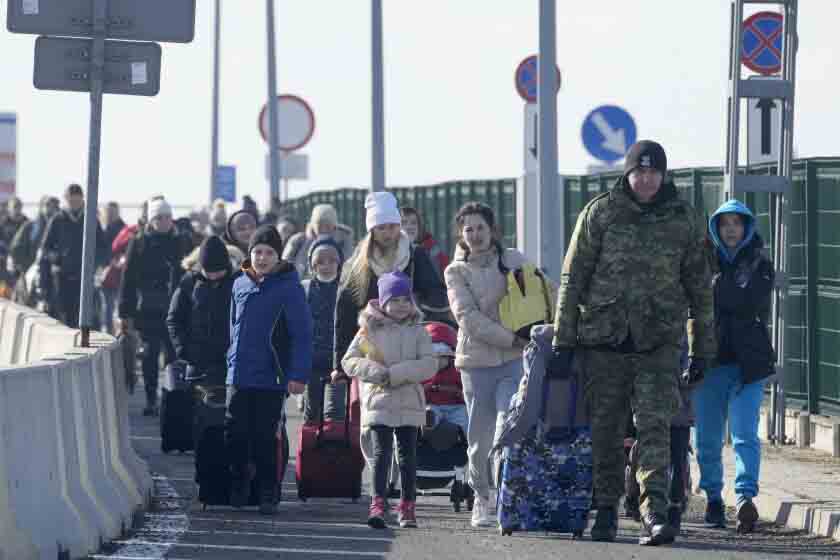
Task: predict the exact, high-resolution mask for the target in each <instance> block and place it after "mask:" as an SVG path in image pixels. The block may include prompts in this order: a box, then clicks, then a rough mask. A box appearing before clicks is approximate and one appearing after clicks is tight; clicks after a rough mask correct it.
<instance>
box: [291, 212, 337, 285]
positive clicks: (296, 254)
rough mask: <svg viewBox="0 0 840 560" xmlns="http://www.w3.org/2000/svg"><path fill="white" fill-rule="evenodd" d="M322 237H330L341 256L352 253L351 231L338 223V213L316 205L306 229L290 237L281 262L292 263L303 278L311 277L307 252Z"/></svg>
mask: <svg viewBox="0 0 840 560" xmlns="http://www.w3.org/2000/svg"><path fill="white" fill-rule="evenodd" d="M322 235H328V236H330V237H332V238H333V239H334V240H335V242H336V243H337V244H338V246H339V248H340V249H341V253H342V254H343V255H350V253H351V252H352V251H353V230H351V229H350V228H349V227H348V226H345V225H344V224H340V223H338V213H336V211H335V208H334V207H333V206H332V205H330V204H318V205H317V206H315V207H314V208H313V209H312V216H311V217H310V219H309V223H308V224H307V225H306V229H305V230H304V231H302V232H300V233H296V234H294V235H292V236H291V237H290V238H289V240H288V241H287V242H286V248H285V250H284V252H283V260H285V261H288V262H290V263H293V264H294V265H295V267H297V270H298V273H299V274H300V275H301V277H303V278H306V277H309V276H310V275H311V269H310V267H309V251H310V249H311V247H312V244H313V243H314V242H315V240H316V239H317V238H318V237H319V236H322Z"/></svg>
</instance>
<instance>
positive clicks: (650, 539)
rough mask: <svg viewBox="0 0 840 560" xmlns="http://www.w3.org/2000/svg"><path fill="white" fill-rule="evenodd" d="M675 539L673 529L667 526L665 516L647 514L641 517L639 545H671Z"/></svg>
mask: <svg viewBox="0 0 840 560" xmlns="http://www.w3.org/2000/svg"><path fill="white" fill-rule="evenodd" d="M675 538H676V534H675V533H674V529H673V528H672V527H671V526H670V525H669V524H668V520H667V519H666V518H665V516H663V515H661V514H659V513H648V514H646V515H643V516H642V530H641V533H640V534H639V544H640V545H642V546H659V545H661V544H671V543H672V542H674V539H675Z"/></svg>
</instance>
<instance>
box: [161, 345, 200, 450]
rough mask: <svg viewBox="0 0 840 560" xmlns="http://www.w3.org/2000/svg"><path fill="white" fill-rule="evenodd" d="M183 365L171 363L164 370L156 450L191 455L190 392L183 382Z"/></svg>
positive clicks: (185, 372) (192, 412)
mask: <svg viewBox="0 0 840 560" xmlns="http://www.w3.org/2000/svg"><path fill="white" fill-rule="evenodd" d="M186 375H187V364H186V362H182V361H177V362H172V363H171V364H169V365H168V366H167V367H166V371H165V373H164V379H163V383H162V384H161V389H160V449H161V451H163V452H164V453H169V452H170V451H181V452H185V451H192V450H193V447H194V444H193V415H194V410H193V401H194V397H193V389H192V386H191V385H190V383H189V382H188V381H187V380H186Z"/></svg>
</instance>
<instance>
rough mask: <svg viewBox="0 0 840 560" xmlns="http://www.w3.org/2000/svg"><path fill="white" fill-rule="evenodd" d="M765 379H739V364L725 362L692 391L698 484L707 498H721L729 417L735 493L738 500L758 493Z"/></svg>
mask: <svg viewBox="0 0 840 560" xmlns="http://www.w3.org/2000/svg"><path fill="white" fill-rule="evenodd" d="M763 396H764V381H763V380H762V381H756V382H755V383H750V384H749V385H743V384H742V383H741V368H740V367H738V366H737V365H725V366H721V367H718V368H715V369H713V370H711V371H710V372H709V373H707V374H706V379H705V380H704V381H703V383H701V384H700V387H698V388H697V389H696V390H695V392H694V407H695V413H696V415H697V418H696V423H695V437H696V447H697V463H698V465H699V466H700V488H702V489H703V490H704V491H705V492H706V496H707V498H708V499H709V500H710V501H714V500H720V499H721V493H722V491H723V461H722V459H721V454H722V452H723V440H724V433H723V430H724V425H725V422H726V418H727V416H728V417H729V429H730V432H731V434H732V445H733V447H734V449H735V494H736V495H737V496H738V500H739V501H741V500H743V499H746V498H754V497H755V496H756V495H758V475H759V468H760V466H761V442H760V441H759V439H758V420H759V409H760V407H761V400H762V397H763Z"/></svg>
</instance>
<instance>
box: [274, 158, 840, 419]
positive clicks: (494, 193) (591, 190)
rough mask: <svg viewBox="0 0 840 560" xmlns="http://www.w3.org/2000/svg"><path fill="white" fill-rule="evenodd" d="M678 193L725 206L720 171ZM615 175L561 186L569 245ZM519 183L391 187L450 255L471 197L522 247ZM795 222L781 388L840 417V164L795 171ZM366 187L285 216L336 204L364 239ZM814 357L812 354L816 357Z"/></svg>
mask: <svg viewBox="0 0 840 560" xmlns="http://www.w3.org/2000/svg"><path fill="white" fill-rule="evenodd" d="M747 171H748V172H749V173H753V174H771V173H775V169H774V166H770V165H763V166H754V167H751V168H750V169H748V170H747ZM670 173H671V178H672V179H673V181H674V183H675V185H676V187H677V190H678V191H679V195H680V197H681V198H683V199H684V200H687V201H689V202H691V203H692V204H693V205H694V206H695V207H696V208H702V209H703V210H704V212H705V213H706V214H711V213H712V212H714V210H715V209H716V208H717V207H718V206H719V205H720V204H721V203H722V202H723V174H722V171H721V169H720V168H711V167H704V168H692V169H677V170H672V171H671V172H670ZM617 177H618V175H617V174H603V175H580V176H568V177H566V178H565V182H564V186H565V188H564V192H563V196H564V197H565V205H566V224H567V226H566V227H567V231H566V239H569V238H570V236H571V233H572V229H573V228H574V225H575V222H576V220H577V217H578V214H579V213H580V211H581V210H582V209H583V207H584V206H585V205H586V203H587V202H589V201H590V200H592V198H594V197H595V196H597V195H598V194H600V193H602V192H606V191H607V190H608V189H609V188H610V187H611V186H612V185H613V183H614V182H615V180H616V178H617ZM517 185H518V182H517V180H516V179H500V180H481V181H452V182H447V183H441V184H439V185H429V186H417V187H400V188H394V189H392V192H393V193H394V194H395V196H396V197H397V199H398V200H399V201H400V204H401V205H403V206H413V207H415V208H417V209H418V210H419V211H420V212H421V214H422V215H423V217H424V220H425V222H426V227H427V228H428V229H429V231H431V232H433V234H434V235H435V238H436V239H437V240H438V241H439V242H440V243H441V245H442V247H443V248H444V249H445V250H447V251H448V252H449V253H450V254H451V252H452V249H453V247H454V232H453V226H452V220H453V217H454V215H455V213H456V212H457V210H458V208H460V207H461V205H463V204H464V203H466V202H468V201H481V202H485V203H486V204H488V205H490V206H491V207H492V208H493V210H494V211H495V212H496V215H497V217H498V219H499V223H500V226H501V228H502V233H503V235H504V242H505V244H506V245H507V246H514V245H515V244H516V188H517ZM793 186H794V188H793V197H792V200H791V202H792V219H791V222H790V224H788V235H789V238H790V252H789V253H788V255H789V256H788V262H789V273H790V274H789V278H788V280H789V281H788V298H787V309H786V312H787V313H786V318H787V324H786V325H785V348H786V360H785V361H786V363H785V368H784V375H783V379H782V382H783V385H784V387H785V390H786V392H787V395H788V397H789V398H792V399H793V400H794V402H801V403H802V406H803V408H807V409H809V410H810V411H812V412H819V411H821V410H822V411H831V412H838V411H840V158H812V159H803V160H797V161H796V162H794V166H793ZM366 195H367V191H366V190H363V189H340V190H335V191H319V192H313V193H311V194H308V195H306V196H304V197H301V198H297V199H294V200H291V201H289V203H288V206H287V212H288V213H289V214H291V215H293V216H294V217H296V218H297V220H298V221H299V222H300V223H304V222H306V221H307V219H308V218H309V214H310V213H311V211H312V207H313V206H315V205H316V204H321V203H329V204H332V205H334V206H335V207H336V209H337V211H338V214H339V216H340V219H341V220H342V221H343V222H344V223H346V224H348V225H349V226H351V227H352V228H353V229H354V230H355V232H356V235H357V238H361V237H362V236H363V235H364V233H365V231H364V230H365V228H364V220H365V217H364V199H365V196H366ZM745 202H746V203H747V204H748V205H749V206H750V208H752V209H753V211H754V212H755V213H756V216H757V223H758V229H759V231H760V232H761V233H762V236H763V237H764V238H765V241H767V242H768V246H769V245H770V243H769V240H770V239H771V238H772V235H771V224H772V223H773V220H774V219H775V211H774V210H773V209H771V208H770V204H769V196H768V195H761V194H748V195H746V196H745ZM812 357H813V358H812Z"/></svg>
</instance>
